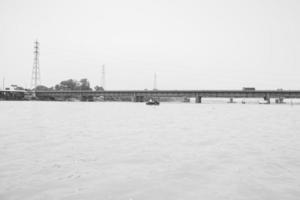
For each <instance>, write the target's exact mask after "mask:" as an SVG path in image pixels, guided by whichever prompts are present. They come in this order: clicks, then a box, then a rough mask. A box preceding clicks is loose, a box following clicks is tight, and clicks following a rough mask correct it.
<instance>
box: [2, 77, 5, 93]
mask: <svg viewBox="0 0 300 200" xmlns="http://www.w3.org/2000/svg"><path fill="white" fill-rule="evenodd" d="M2 89H3V90H5V77H4V76H3V80H2Z"/></svg>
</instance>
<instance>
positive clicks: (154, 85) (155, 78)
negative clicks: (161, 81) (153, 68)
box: [153, 73, 157, 90]
mask: <svg viewBox="0 0 300 200" xmlns="http://www.w3.org/2000/svg"><path fill="white" fill-rule="evenodd" d="M153 90H157V77H156V73H154V81H153Z"/></svg>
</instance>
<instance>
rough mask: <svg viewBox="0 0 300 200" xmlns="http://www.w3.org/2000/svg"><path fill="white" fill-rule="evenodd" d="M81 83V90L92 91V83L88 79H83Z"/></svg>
mask: <svg viewBox="0 0 300 200" xmlns="http://www.w3.org/2000/svg"><path fill="white" fill-rule="evenodd" d="M79 82H80V89H81V90H92V89H91V87H90V82H89V81H88V80H87V79H86V78H83V79H81V80H80V81H79Z"/></svg>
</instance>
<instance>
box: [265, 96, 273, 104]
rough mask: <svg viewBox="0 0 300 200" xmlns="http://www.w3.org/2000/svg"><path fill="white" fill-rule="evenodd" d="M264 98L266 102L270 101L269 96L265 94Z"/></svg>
mask: <svg viewBox="0 0 300 200" xmlns="http://www.w3.org/2000/svg"><path fill="white" fill-rule="evenodd" d="M264 100H265V101H266V103H267V104H270V103H271V98H270V97H269V96H265V97H264Z"/></svg>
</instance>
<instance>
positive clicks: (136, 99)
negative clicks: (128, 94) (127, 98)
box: [132, 96, 145, 102]
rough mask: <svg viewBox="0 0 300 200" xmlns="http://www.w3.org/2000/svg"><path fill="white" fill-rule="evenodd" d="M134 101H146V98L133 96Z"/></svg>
mask: <svg viewBox="0 0 300 200" xmlns="http://www.w3.org/2000/svg"><path fill="white" fill-rule="evenodd" d="M132 101H133V102H144V101H145V98H144V96H133V97H132Z"/></svg>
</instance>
